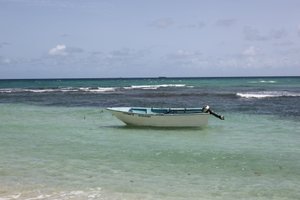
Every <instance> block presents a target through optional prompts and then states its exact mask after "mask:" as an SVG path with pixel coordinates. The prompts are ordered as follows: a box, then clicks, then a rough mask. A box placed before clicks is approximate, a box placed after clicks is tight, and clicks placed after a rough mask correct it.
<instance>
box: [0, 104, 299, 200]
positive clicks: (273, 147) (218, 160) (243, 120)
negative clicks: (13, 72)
mask: <svg viewBox="0 0 300 200" xmlns="http://www.w3.org/2000/svg"><path fill="white" fill-rule="evenodd" d="M0 113H1V119H0V138H1V140H0V158H1V164H0V177H1V179H0V184H1V187H0V197H1V198H0V199H1V200H2V199H15V198H16V199H70V198H72V199H298V198H299V196H300V192H299V191H300V171H299V169H300V160H299V157H300V129H299V122H297V121H291V120H284V119H278V118H276V117H272V116H264V115H262V116H256V115H243V114H235V113H224V114H226V116H227V118H226V121H218V120H217V119H213V118H212V119H211V120H210V126H209V127H208V128H206V129H149V128H147V129H140V128H137V129H135V128H127V127H124V126H123V125H122V123H121V122H119V121H117V119H115V118H114V117H113V116H111V115H110V114H109V113H108V112H106V111H104V110H103V109H95V108H61V107H39V106H28V105H23V104H17V105H16V104H2V105H0Z"/></svg>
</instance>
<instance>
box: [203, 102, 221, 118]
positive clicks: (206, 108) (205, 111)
mask: <svg viewBox="0 0 300 200" xmlns="http://www.w3.org/2000/svg"><path fill="white" fill-rule="evenodd" d="M202 112H204V113H208V114H211V115H213V116H215V117H216V118H219V119H221V120H224V119H225V118H224V116H223V115H219V114H217V113H215V112H214V111H212V110H211V109H210V107H209V106H208V105H207V106H204V107H203V108H202Z"/></svg>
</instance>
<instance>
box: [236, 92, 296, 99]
mask: <svg viewBox="0 0 300 200" xmlns="http://www.w3.org/2000/svg"><path fill="white" fill-rule="evenodd" d="M236 95H237V96H239V97H242V98H257V99H261V98H272V97H299V96H300V93H294V92H286V91H264V92H246V93H236Z"/></svg>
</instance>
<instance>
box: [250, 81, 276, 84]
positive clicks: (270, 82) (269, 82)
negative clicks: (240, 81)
mask: <svg viewBox="0 0 300 200" xmlns="http://www.w3.org/2000/svg"><path fill="white" fill-rule="evenodd" d="M250 83H266V84H272V83H277V81H273V80H260V81H251V82H250Z"/></svg>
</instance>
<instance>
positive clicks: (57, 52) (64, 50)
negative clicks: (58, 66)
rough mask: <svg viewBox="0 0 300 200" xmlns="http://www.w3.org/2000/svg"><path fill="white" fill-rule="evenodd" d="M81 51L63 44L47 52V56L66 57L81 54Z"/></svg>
mask: <svg viewBox="0 0 300 200" xmlns="http://www.w3.org/2000/svg"><path fill="white" fill-rule="evenodd" d="M82 52H83V49H81V48H78V47H67V46H66V45H64V44H58V45H56V47H54V48H52V49H50V50H49V52H48V54H49V55H51V56H67V55H71V54H74V53H82Z"/></svg>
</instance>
